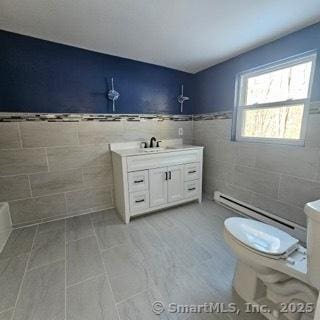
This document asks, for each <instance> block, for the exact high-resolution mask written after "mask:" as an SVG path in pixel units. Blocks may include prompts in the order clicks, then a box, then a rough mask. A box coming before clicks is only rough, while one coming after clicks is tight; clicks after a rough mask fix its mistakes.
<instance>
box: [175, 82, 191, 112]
mask: <svg viewBox="0 0 320 320" xmlns="http://www.w3.org/2000/svg"><path fill="white" fill-rule="evenodd" d="M188 100H190V98H189V97H185V96H184V95H183V84H182V85H181V94H180V95H179V96H178V102H179V103H180V112H181V113H182V112H183V103H184V102H185V101H188Z"/></svg>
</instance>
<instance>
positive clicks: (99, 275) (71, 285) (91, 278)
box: [67, 272, 105, 290]
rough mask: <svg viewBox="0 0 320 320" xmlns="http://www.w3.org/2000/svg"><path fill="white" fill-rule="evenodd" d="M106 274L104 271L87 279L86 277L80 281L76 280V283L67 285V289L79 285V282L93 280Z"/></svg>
mask: <svg viewBox="0 0 320 320" xmlns="http://www.w3.org/2000/svg"><path fill="white" fill-rule="evenodd" d="M104 274H105V273H104V272H102V273H99V274H96V275H94V276H91V277H89V278H86V279H84V280H81V281H79V282H76V283H73V284H70V285H67V290H68V289H70V288H73V287H75V286H77V285H79V284H82V283H85V282H88V281H91V280H93V279H96V278H99V277H101V276H103V275H104Z"/></svg>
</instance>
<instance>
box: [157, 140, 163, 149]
mask: <svg viewBox="0 0 320 320" xmlns="http://www.w3.org/2000/svg"><path fill="white" fill-rule="evenodd" d="M159 142H162V141H161V140H158V141H157V144H156V147H157V148H160V144H159Z"/></svg>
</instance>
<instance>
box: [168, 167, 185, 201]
mask: <svg viewBox="0 0 320 320" xmlns="http://www.w3.org/2000/svg"><path fill="white" fill-rule="evenodd" d="M168 172H169V180H168V202H175V201H179V200H182V199H183V192H184V185H183V176H184V166H183V165H178V166H171V167H168Z"/></svg>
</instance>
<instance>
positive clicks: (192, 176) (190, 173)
mask: <svg viewBox="0 0 320 320" xmlns="http://www.w3.org/2000/svg"><path fill="white" fill-rule="evenodd" d="M199 178H200V163H199V162H196V163H188V164H185V165H184V181H191V180H197V179H199Z"/></svg>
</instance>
